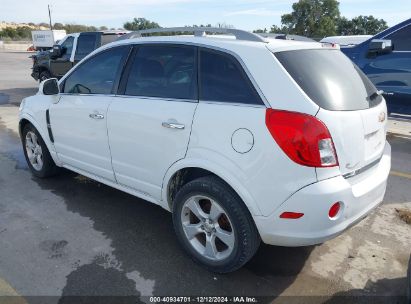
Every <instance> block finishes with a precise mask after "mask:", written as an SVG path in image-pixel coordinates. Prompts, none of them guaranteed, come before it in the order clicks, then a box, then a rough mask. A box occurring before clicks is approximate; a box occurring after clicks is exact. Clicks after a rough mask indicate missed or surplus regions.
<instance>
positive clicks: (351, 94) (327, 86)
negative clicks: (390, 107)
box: [274, 49, 382, 111]
mask: <svg viewBox="0 0 411 304" xmlns="http://www.w3.org/2000/svg"><path fill="white" fill-rule="evenodd" d="M274 55H275V56H276V57H277V59H278V60H279V61H280V63H281V64H282V65H283V66H284V68H285V69H286V70H287V71H288V73H289V74H290V75H291V77H293V78H294V80H295V81H296V82H297V83H298V85H299V86H300V87H301V88H302V89H303V90H304V92H305V93H306V94H307V95H308V96H309V97H310V98H311V99H312V100H313V101H314V102H315V103H316V104H317V105H318V106H320V107H321V108H323V109H326V110H331V111H351V110H363V109H368V108H371V107H374V106H376V105H378V104H379V103H380V102H381V101H382V97H381V96H380V95H379V94H378V92H377V89H376V88H375V86H374V85H373V84H372V83H371V81H370V80H369V79H368V78H367V76H365V74H364V73H363V72H362V71H361V70H360V69H359V68H358V67H357V66H356V65H355V64H354V63H353V62H352V61H351V60H350V59H349V58H348V57H347V56H345V55H344V54H343V53H342V52H341V51H339V50H335V49H316V50H293V51H284V52H278V53H275V54H274Z"/></svg>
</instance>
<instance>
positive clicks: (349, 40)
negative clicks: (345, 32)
mask: <svg viewBox="0 0 411 304" xmlns="http://www.w3.org/2000/svg"><path fill="white" fill-rule="evenodd" d="M371 37H372V36H371V35H351V36H330V37H325V38H323V39H321V40H320V42H322V43H338V44H339V45H340V46H354V45H358V44H360V43H362V42H364V41H366V40H368V39H370V38H371Z"/></svg>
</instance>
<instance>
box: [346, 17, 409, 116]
mask: <svg viewBox="0 0 411 304" xmlns="http://www.w3.org/2000/svg"><path fill="white" fill-rule="evenodd" d="M341 51H343V52H344V53H345V54H346V55H347V56H348V57H349V58H350V59H351V60H352V61H353V62H354V63H356V64H357V65H358V66H359V67H360V68H361V70H362V71H363V72H364V73H365V74H366V75H367V76H368V78H369V79H370V80H371V81H372V82H373V83H374V85H375V86H376V87H377V88H378V89H379V90H382V91H384V93H383V94H384V97H385V99H386V100H387V106H388V111H389V112H391V113H400V114H411V19H408V20H406V21H404V22H401V23H400V24H397V25H395V26H393V27H391V28H389V29H387V30H385V31H383V32H381V33H379V34H377V35H375V36H373V37H372V38H370V39H368V40H366V41H364V42H363V43H360V44H359V45H356V46H352V47H341Z"/></svg>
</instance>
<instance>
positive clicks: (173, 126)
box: [161, 122, 185, 130]
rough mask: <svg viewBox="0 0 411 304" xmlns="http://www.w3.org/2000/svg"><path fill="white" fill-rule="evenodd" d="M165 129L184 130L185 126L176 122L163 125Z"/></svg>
mask: <svg viewBox="0 0 411 304" xmlns="http://www.w3.org/2000/svg"><path fill="white" fill-rule="evenodd" d="M161 125H162V126H163V127H164V128H169V129H177V130H183V129H184V128H185V126H184V125H183V124H179V123H176V122H163V123H162V124H161Z"/></svg>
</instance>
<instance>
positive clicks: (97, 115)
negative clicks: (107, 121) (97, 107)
mask: <svg viewBox="0 0 411 304" xmlns="http://www.w3.org/2000/svg"><path fill="white" fill-rule="evenodd" d="M89 117H90V118H93V119H103V118H104V115H103V114H98V113H92V114H90V115H89Z"/></svg>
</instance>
